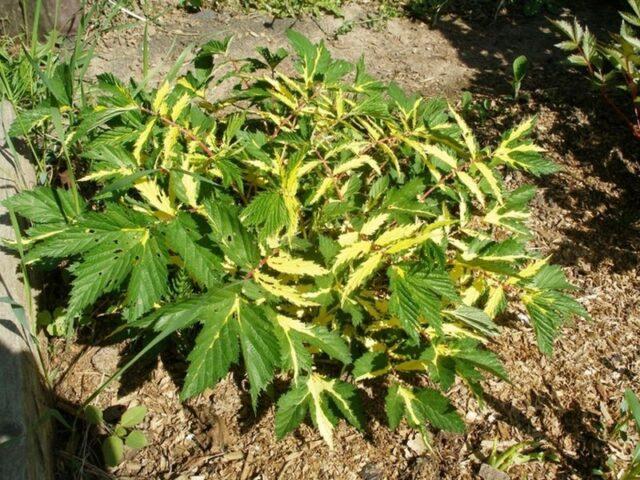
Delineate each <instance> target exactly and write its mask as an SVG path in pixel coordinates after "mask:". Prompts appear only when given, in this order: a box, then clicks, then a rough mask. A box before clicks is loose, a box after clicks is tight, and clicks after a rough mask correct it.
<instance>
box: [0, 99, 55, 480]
mask: <svg viewBox="0 0 640 480" xmlns="http://www.w3.org/2000/svg"><path fill="white" fill-rule="evenodd" d="M0 117H1V122H0V200H4V199H5V198H8V197H10V196H12V195H14V194H15V193H17V192H18V191H20V190H22V189H23V188H25V187H29V186H33V185H34V184H35V174H34V171H33V167H32V166H31V164H30V162H29V161H28V160H27V159H26V158H24V157H21V156H18V157H17V158H15V157H14V156H13V154H12V152H11V149H10V148H8V146H7V143H6V138H5V133H6V131H7V130H8V128H9V125H11V122H12V120H13V118H14V113H13V109H12V107H11V105H10V104H9V103H8V102H2V103H1V104H0ZM0 238H5V239H15V235H14V229H13V227H12V225H11V219H10V217H9V214H8V212H7V209H6V208H4V207H3V206H1V205H0ZM19 264H20V261H19V259H18V258H17V257H15V256H14V255H12V254H11V253H10V252H7V251H5V250H3V249H0V298H2V297H9V298H11V299H13V300H14V302H15V303H16V304H18V305H21V306H23V307H24V310H25V312H27V318H26V319H25V320H26V321H27V322H29V317H31V319H34V315H33V312H32V314H31V315H29V314H28V312H29V310H32V311H33V310H34V309H31V308H29V306H28V305H27V304H28V303H29V297H30V296H32V295H30V293H29V292H25V287H24V284H23V282H22V280H21V278H20V277H21V274H20V268H19ZM30 328H31V327H30V325H24V324H23V323H22V322H21V321H20V320H19V319H18V318H17V317H16V314H15V312H14V310H13V308H12V306H11V305H10V304H8V303H6V302H0V479H2V480H41V479H42V480H47V479H50V478H52V475H51V473H52V468H51V464H52V463H51V448H50V447H51V445H50V441H49V437H50V434H49V432H50V427H49V425H48V421H46V420H45V419H44V417H43V415H44V414H45V412H46V407H45V402H44V398H45V397H44V394H43V388H42V382H41V379H42V375H41V371H40V369H39V368H38V366H37V362H36V360H35V358H36V357H35V356H34V345H33V342H32V340H31V336H30V333H29V329H30ZM5 441H8V443H7V444H5V445H2V442H5Z"/></svg>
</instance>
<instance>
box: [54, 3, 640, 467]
mask: <svg viewBox="0 0 640 480" xmlns="http://www.w3.org/2000/svg"><path fill="white" fill-rule="evenodd" d="M598 3H599V5H598V8H597V9H594V8H592V7H591V6H590V5H589V4H588V3H587V4H584V5H583V4H580V5H578V6H576V7H574V10H573V13H574V14H576V15H577V16H578V17H579V18H581V19H582V20H585V21H586V22H587V23H589V24H590V25H591V26H592V27H593V29H594V30H596V31H606V30H609V31H614V30H616V29H617V26H618V19H617V17H616V15H617V14H616V12H615V9H614V8H613V7H612V8H611V11H608V10H607V7H604V6H602V5H601V3H600V2H598ZM162 5H163V4H161V3H160V4H158V8H160V7H161V6H162ZM164 6H165V7H166V4H164ZM370 9H371V7H370V6H367V5H366V4H364V5H363V4H361V5H352V6H349V7H347V9H346V11H345V15H346V17H347V18H349V19H359V18H363V16H364V15H365V14H366V13H367V12H368V11H369V10H370ZM564 15H568V12H565V13H564ZM129 20H131V19H129ZM342 21H343V20H341V19H337V18H334V17H330V16H327V17H320V18H317V19H309V18H305V19H299V20H293V19H284V20H275V21H273V20H272V19H271V18H269V17H266V16H264V15H261V14H250V15H246V14H237V13H233V12H227V11H221V12H214V11H202V12H200V13H197V14H188V13H185V12H183V11H180V10H175V9H171V10H169V11H168V12H167V13H166V14H164V15H163V16H161V17H160V18H159V19H158V23H157V24H155V25H153V26H152V27H151V28H150V34H151V36H150V53H151V65H159V66H160V67H159V68H160V70H162V69H163V68H164V69H168V67H169V66H170V65H171V64H172V61H173V59H175V58H176V57H177V55H178V54H179V52H180V51H181V49H182V48H184V47H185V46H186V45H187V44H191V43H194V44H197V43H198V42H201V41H203V40H207V39H210V38H219V37H221V36H223V35H226V34H233V35H234V37H235V38H234V42H233V46H232V49H231V55H232V56H235V57H238V58H240V57H243V56H246V55H249V54H252V53H253V51H254V49H255V47H256V46H259V45H266V46H269V47H270V48H276V47H278V46H284V45H285V44H286V41H285V36H284V32H285V30H286V29H287V28H289V27H293V28H295V29H297V30H300V31H302V32H303V33H305V34H306V35H308V36H309V37H311V38H312V39H313V40H320V39H325V41H326V42H327V45H328V47H329V49H330V50H331V51H332V52H333V53H334V54H335V56H337V57H341V58H345V59H348V60H357V59H358V58H359V57H360V55H362V54H364V55H365V56H366V57H365V58H366V63H367V65H368V67H369V69H370V71H371V72H372V73H374V74H376V75H377V76H378V77H380V78H382V79H385V80H393V81H395V82H397V83H398V84H400V85H401V86H402V87H404V88H406V89H407V90H410V91H416V92H419V93H422V94H424V95H428V96H432V95H445V96H447V97H449V98H450V99H451V100H452V101H455V100H456V99H457V98H459V96H460V93H461V91H463V90H469V91H471V92H473V93H474V98H475V99H476V102H477V103H476V104H477V105H479V104H481V103H482V102H483V101H485V100H486V101H487V102H486V103H487V105H489V106H490V111H489V114H488V116H487V118H483V116H482V115H480V114H479V113H478V114H477V115H476V122H475V123H476V128H477V129H478V130H479V131H480V132H481V134H482V135H483V136H484V137H485V138H487V139H491V138H495V135H496V134H497V132H498V131H503V130H504V129H505V128H507V127H509V126H511V125H513V124H514V123H516V122H517V121H518V120H520V119H522V118H523V117H525V116H526V115H529V114H536V115H537V116H538V127H537V131H536V132H537V133H536V135H537V137H538V139H537V141H538V143H540V144H541V145H543V146H544V147H545V148H546V149H547V150H548V155H549V156H550V157H551V158H552V159H553V160H555V161H556V162H558V163H559V164H560V165H561V166H562V167H563V171H562V172H561V173H559V174H557V175H555V176H553V177H550V178H545V179H542V180H537V181H536V183H538V185H539V187H540V192H539V194H538V196H537V198H536V199H535V202H534V205H533V212H534V217H533V219H532V227H533V230H534V232H535V238H534V240H533V241H532V245H534V246H535V247H537V248H539V249H540V250H541V251H542V252H543V253H544V254H545V255H546V254H548V255H552V256H553V261H554V262H556V263H559V264H561V265H562V266H563V267H565V271H566V272H567V273H568V275H569V277H570V279H571V281H572V282H573V283H574V284H575V285H576V286H577V287H578V290H577V296H578V298H579V301H580V302H581V303H582V304H583V305H584V306H585V307H586V308H587V309H588V311H589V312H590V314H591V316H592V317H593V320H592V321H590V322H586V321H585V322H580V323H577V324H575V325H570V326H568V327H567V328H566V330H565V334H564V336H563V337H562V338H561V339H560V340H559V341H558V342H557V346H556V352H555V355H554V356H553V357H552V358H545V357H544V356H543V355H541V354H540V353H539V352H538V350H537V348H536V345H535V338H534V334H533V332H532V329H531V328H530V326H529V325H527V324H526V322H525V321H524V320H523V317H522V318H521V316H519V315H517V312H516V314H514V315H513V316H512V317H509V318H505V319H503V320H502V323H503V325H504V330H503V335H502V336H501V337H500V338H499V339H498V340H497V341H496V344H495V345H494V347H493V348H494V350H495V351H496V352H497V353H498V354H499V355H500V357H501V358H502V359H503V360H504V362H505V364H506V368H507V371H509V372H510V373H511V381H512V383H511V384H509V383H505V382H497V381H492V380H489V381H487V382H486V383H485V388H486V392H487V394H486V398H485V402H484V403H483V404H480V403H478V401H477V400H476V399H474V398H473V397H471V396H470V395H469V394H468V392H467V391H466V389H465V388H464V386H462V385H457V386H455V387H454V388H453V390H452V391H451V392H450V394H449V397H450V398H451V399H452V401H453V402H454V403H455V404H456V406H457V407H458V408H459V410H460V411H461V412H467V414H466V421H467V424H468V430H467V433H466V434H464V435H452V434H447V433H442V432H434V434H433V439H432V445H431V446H430V448H427V447H425V446H424V445H423V444H422V443H421V442H420V441H419V440H418V439H417V438H416V437H415V434H414V433H413V432H412V431H411V430H409V429H408V428H405V427H400V428H399V429H398V430H397V431H395V432H390V431H389V430H388V428H387V427H386V426H385V421H384V414H383V412H382V411H381V401H380V400H381V395H382V394H383V392H382V391H381V387H379V386H376V385H372V386H371V388H370V389H369V398H367V399H366V402H367V412H368V417H369V422H368V427H367V430H366V431H365V432H363V433H360V432H358V431H356V430H355V429H353V428H351V427H349V426H348V425H346V424H344V423H342V424H341V425H340V427H339V428H338V429H337V434H336V441H335V449H334V450H333V451H330V450H329V449H328V448H327V446H326V445H325V444H324V443H323V442H322V441H321V440H320V437H319V435H318V434H317V433H316V431H315V430H314V429H312V428H311V427H310V426H308V425H303V426H302V427H301V428H299V429H298V430H297V431H296V432H295V433H294V434H292V435H290V436H288V437H286V438H285V439H284V440H281V441H276V439H275V435H274V431H273V410H274V409H273V402H272V401H271V400H270V399H269V398H268V397H267V396H265V397H264V398H263V400H262V402H261V404H260V407H259V409H258V412H257V413H256V414H254V413H253V412H252V410H251V407H250V406H249V401H248V392H247V390H246V382H245V380H244V379H243V377H242V374H241V372H239V371H238V372H232V373H231V374H230V375H229V376H228V378H226V379H225V380H223V381H222V382H220V384H219V385H218V386H217V387H216V388H215V389H213V390H211V391H208V392H207V393H206V394H204V395H201V396H199V397H198V398H196V399H193V400H191V401H188V402H186V403H181V402H180V401H179V399H178V396H177V392H178V389H179V385H180V378H181V375H182V374H183V372H184V369H185V366H186V365H185V362H184V358H183V357H182V356H181V355H180V352H177V351H172V349H168V350H165V351H163V352H162V353H161V354H160V355H159V356H158V357H157V358H152V359H150V360H147V361H146V362H144V363H142V364H140V365H138V366H137V367H135V368H134V369H133V370H132V371H130V372H129V373H128V374H127V375H125V377H124V378H123V379H122V381H120V382H114V383H113V384H111V385H110V386H109V387H108V388H107V389H106V390H105V391H104V392H102V393H101V394H100V396H99V397H98V399H97V401H96V403H97V404H98V405H100V406H102V407H108V406H113V405H120V406H123V407H124V406H129V405H133V404H144V405H146V406H147V408H148V409H149V414H148V416H147V419H146V420H145V422H144V424H143V430H144V431H145V432H146V434H147V436H148V437H149V439H150V445H149V446H148V447H146V448H145V449H144V450H142V451H140V452H138V453H136V454H135V455H132V456H131V458H130V459H129V460H128V461H126V462H125V463H123V464H122V466H121V467H119V468H118V469H116V470H114V471H113V472H112V474H113V475H114V476H116V477H117V478H132V479H133V478H135V479H138V478H145V479H150V478H151V479H185V480H186V479H191V480H203V479H217V478H220V479H241V480H248V479H264V480H268V479H269V480H271V479H298V478H305V479H306V478H309V479H315V478H318V479H353V480H356V479H363V480H365V479H366V480H378V479H440V478H447V479H467V478H479V477H478V475H479V474H478V472H479V470H480V467H481V464H482V463H483V461H484V460H485V459H486V457H487V456H488V455H489V454H490V452H491V449H492V447H493V445H494V443H495V445H497V448H498V450H504V449H506V448H508V446H510V445H513V444H515V443H517V442H522V441H531V440H534V441H538V442H541V445H542V448H544V449H547V450H548V451H550V452H553V453H554V454H555V456H556V457H557V459H556V461H553V462H552V461H548V462H544V463H540V462H528V463H525V464H523V465H518V466H514V467H513V468H512V469H510V470H509V476H510V477H511V478H534V479H580V478H591V477H592V471H593V469H595V468H599V467H602V466H604V465H605V463H606V461H607V459H608V458H609V457H610V456H614V458H615V459H616V461H624V460H625V459H628V457H629V455H630V453H631V442H627V443H624V442H622V441H619V440H616V439H614V438H613V436H612V435H611V430H612V428H613V426H614V424H615V422H616V420H618V419H619V405H620V402H621V398H622V395H623V393H624V390H625V389H626V388H632V389H634V390H636V391H639V390H640V343H639V342H638V338H639V334H640V296H639V295H638V292H639V291H640V276H639V270H640V267H639V264H640V256H639V252H640V175H639V174H640V171H639V170H640V155H639V149H638V144H637V142H634V140H633V138H632V137H631V135H630V134H629V133H628V132H627V131H626V130H625V128H624V126H622V125H620V124H619V122H617V121H616V119H615V118H614V116H613V115H612V114H611V113H610V112H609V111H608V110H607V109H606V106H604V104H603V103H602V102H601V101H600V99H599V98H598V95H597V93H594V92H593V91H590V90H589V87H588V84H587V83H586V82H585V81H584V80H583V79H582V78H580V76H579V75H578V74H576V73H572V72H570V71H569V70H567V69H566V68H565V67H564V66H562V65H561V60H562V55H561V54H560V53H558V52H557V51H556V50H555V49H554V47H553V44H554V43H555V42H556V41H557V39H556V38H555V37H554V35H553V34H551V32H550V28H549V23H548V22H547V21H546V20H545V18H544V17H542V16H538V17H535V18H530V19H526V18H515V20H514V19H509V18H506V17H504V18H502V17H501V18H499V19H498V20H497V21H496V22H495V23H490V22H485V21H482V22H468V21H465V20H463V19H460V18H454V17H444V18H442V19H441V20H440V22H439V23H438V24H437V25H436V26H435V27H432V26H430V25H427V24H425V23H423V22H417V21H411V20H410V19H407V18H397V19H393V20H391V21H390V22H389V23H388V24H387V25H385V26H383V27H381V28H380V29H378V30H371V29H366V28H364V27H360V26H358V27H356V28H355V29H354V30H352V31H351V32H349V33H347V34H345V35H342V36H338V37H337V38H334V36H333V32H335V31H336V30H337V29H338V28H339V26H340V25H341V23H342ZM142 31H143V30H142V27H141V26H140V25H138V26H136V27H134V28H131V29H128V30H126V31H114V32H111V33H109V34H107V35H105V37H104V38H103V39H102V41H101V44H100V46H99V48H98V50H97V56H98V58H97V59H96V62H94V64H93V66H92V73H93V74H96V73H99V72H101V71H114V72H115V73H117V74H119V75H120V76H122V77H126V76H129V75H133V76H138V77H139V75H140V71H141V59H142V55H141V49H142V47H141V45H142ZM520 54H525V55H526V56H527V57H528V58H529V60H530V64H531V71H530V73H529V76H528V77H527V78H526V80H525V82H524V85H523V90H524V94H523V98H521V99H520V101H517V102H516V101H513V100H512V99H510V98H509V97H508V95H509V94H510V91H511V90H510V85H509V79H510V75H511V73H510V64H511V61H512V60H513V59H514V58H515V57H516V56H518V55H520ZM478 112H479V110H478ZM511 181H512V182H513V183H514V184H516V183H519V182H522V181H523V179H522V178H520V177H514V178H512V179H511ZM529 181H531V180H530V179H529ZM96 335H97V333H95V332H85V333H83V335H81V336H80V338H79V340H78V342H77V343H74V344H70V345H67V346H65V345H64V343H63V342H62V341H60V340H52V342H51V344H50V350H51V364H52V365H51V367H52V369H53V370H54V372H57V374H58V376H57V378H56V380H55V382H56V386H55V395H56V397H57V399H58V400H59V405H61V406H63V405H68V406H73V405H78V404H81V403H82V402H83V400H84V399H86V398H87V397H88V396H89V395H90V394H91V393H92V392H93V391H94V389H95V388H96V387H98V386H99V385H100V384H101V382H102V381H104V380H105V379H106V378H107V377H108V376H109V375H110V374H111V373H113V372H114V371H115V370H116V369H117V367H118V365H119V364H120V362H121V361H122V360H121V359H122V357H123V355H124V356H126V355H127V353H128V352H129V351H131V350H132V349H135V348H136V346H135V345H134V346H131V345H129V344H127V343H124V342H123V343H111V344H105V345H102V346H99V347H97V346H87V344H88V343H89V342H88V340H95V336H96ZM87 438H92V437H87ZM95 443H96V442H95V441H93V442H91V441H88V442H84V445H85V447H86V448H85V449H84V450H83V449H81V448H79V449H76V450H75V451H74V452H73V453H69V451H68V450H66V453H63V454H61V455H60V458H61V459H64V460H65V461H64V464H65V465H67V466H68V464H69V462H68V460H69V458H70V456H71V455H75V456H77V457H83V456H84V458H85V463H84V468H82V473H80V472H79V471H78V469H75V470H74V471H71V470H70V469H69V468H67V469H66V470H64V473H61V474H60V478H64V479H67V478H105V477H104V475H103V474H100V473H99V471H98V470H96V469H95V467H93V466H92V465H91V463H99V459H98V458H99V457H98V456H96V455H92V454H90V452H89V451H90V449H91V447H92V444H93V446H94V447H95ZM63 445H64V444H63V443H62V441H61V446H63ZM88 452H89V453H88ZM483 471H486V470H483ZM101 475H102V476H101Z"/></svg>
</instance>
